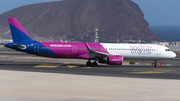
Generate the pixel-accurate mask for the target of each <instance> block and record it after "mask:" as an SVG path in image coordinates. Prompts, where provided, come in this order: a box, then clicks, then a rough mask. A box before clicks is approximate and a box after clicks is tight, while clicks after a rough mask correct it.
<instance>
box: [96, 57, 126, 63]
mask: <svg viewBox="0 0 180 101" xmlns="http://www.w3.org/2000/svg"><path fill="white" fill-rule="evenodd" d="M99 63H107V64H108V65H122V63H123V56H121V55H112V56H108V57H107V58H104V59H99Z"/></svg>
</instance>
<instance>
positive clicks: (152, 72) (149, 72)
mask: <svg viewBox="0 0 180 101" xmlns="http://www.w3.org/2000/svg"><path fill="white" fill-rule="evenodd" d="M125 73H130V74H163V73H166V72H158V71H147V72H125Z"/></svg>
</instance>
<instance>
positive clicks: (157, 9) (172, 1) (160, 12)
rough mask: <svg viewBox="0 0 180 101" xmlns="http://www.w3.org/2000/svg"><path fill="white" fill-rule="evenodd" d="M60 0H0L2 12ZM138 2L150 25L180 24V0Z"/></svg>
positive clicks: (144, 0) (138, 0)
mask: <svg viewBox="0 0 180 101" xmlns="http://www.w3.org/2000/svg"><path fill="white" fill-rule="evenodd" d="M51 1H59V0H0V14H1V13H4V12H6V11H9V10H12V9H14V8H17V7H20V6H24V5H28V4H33V3H42V2H51ZM132 1H134V2H135V3H137V4H138V5H139V6H140V8H141V10H142V11H143V13H144V15H145V17H144V18H145V19H146V20H147V22H149V24H150V25H180V0H132Z"/></svg>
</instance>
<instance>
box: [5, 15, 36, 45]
mask: <svg viewBox="0 0 180 101" xmlns="http://www.w3.org/2000/svg"><path fill="white" fill-rule="evenodd" d="M8 21H9V26H10V30H11V35H12V39H13V42H14V43H16V42H24V41H34V40H33V39H32V38H31V37H30V35H29V34H28V33H27V32H26V30H25V29H24V28H23V27H22V26H21V24H20V23H19V22H18V21H17V19H16V18H8Z"/></svg>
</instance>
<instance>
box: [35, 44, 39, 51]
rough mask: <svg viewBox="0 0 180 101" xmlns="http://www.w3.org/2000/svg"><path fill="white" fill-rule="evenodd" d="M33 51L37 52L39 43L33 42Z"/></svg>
mask: <svg viewBox="0 0 180 101" xmlns="http://www.w3.org/2000/svg"><path fill="white" fill-rule="evenodd" d="M34 52H39V43H35V44H34Z"/></svg>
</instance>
